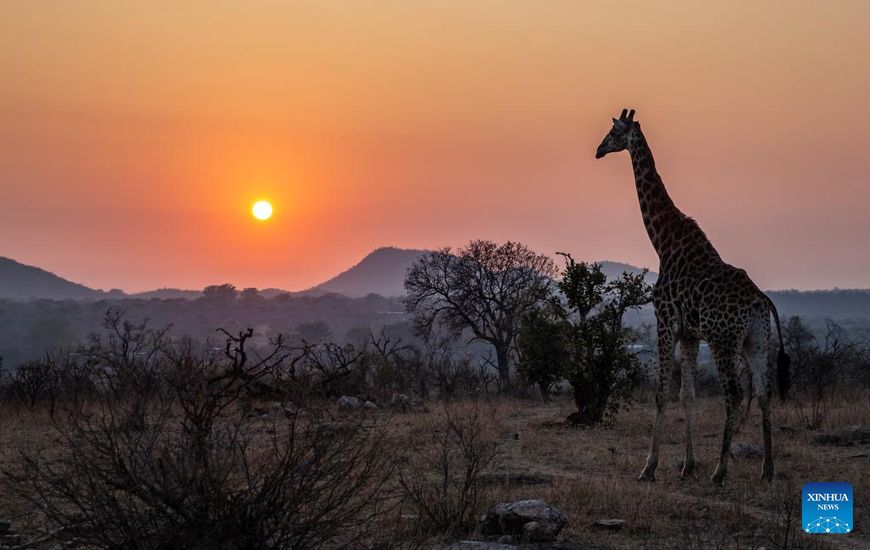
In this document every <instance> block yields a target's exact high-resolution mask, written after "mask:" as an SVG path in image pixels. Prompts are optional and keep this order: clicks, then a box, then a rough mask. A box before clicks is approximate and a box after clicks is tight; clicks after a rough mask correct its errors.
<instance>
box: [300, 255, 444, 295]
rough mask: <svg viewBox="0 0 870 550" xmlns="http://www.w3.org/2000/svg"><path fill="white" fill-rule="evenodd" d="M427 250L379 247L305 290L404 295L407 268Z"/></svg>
mask: <svg viewBox="0 0 870 550" xmlns="http://www.w3.org/2000/svg"><path fill="white" fill-rule="evenodd" d="M426 252H427V251H426V250H419V249H413V248H411V249H403V248H395V247H392V246H384V247H381V248H377V249H375V250H374V251H372V252H370V253H369V254H368V255H367V256H366V257H365V258H363V259H362V260H361V261H360V262H359V263H358V264H356V265H355V266H353V267H351V268H350V269H348V270H346V271H343V272H341V273H339V274H338V275H336V276H335V277H333V278H332V279H329V280H328V281H326V282H323V283H321V284H319V285H317V286H315V287H312V288H310V289H308V290H305V291H304V293H305V294H314V295H318V294H328V293H330V292H334V293H336V294H344V295H345V296H350V297H355V298H358V297H361V296H366V295H368V294H380V295H381V296H402V295H404V294H405V287H404V282H405V275H406V274H407V272H408V268H410V267H411V264H413V263H414V261H416V260H417V258H419V257H420V256H421V255H423V254H425V253H426Z"/></svg>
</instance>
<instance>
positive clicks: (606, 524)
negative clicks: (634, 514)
mask: <svg viewBox="0 0 870 550" xmlns="http://www.w3.org/2000/svg"><path fill="white" fill-rule="evenodd" d="M624 523H625V520H624V519H599V520H598V521H596V522H595V523H594V524H593V525H595V527H601V528H602V529H611V530H613V531H617V530H619V529H622V525H623V524H624Z"/></svg>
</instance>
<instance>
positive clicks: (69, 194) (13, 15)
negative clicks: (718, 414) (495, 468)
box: [0, 0, 870, 291]
mask: <svg viewBox="0 0 870 550" xmlns="http://www.w3.org/2000/svg"><path fill="white" fill-rule="evenodd" d="M178 4H182V6H181V7H180V6H179V5H178ZM702 4H703V5H702ZM722 4H723V5H722V6H719V7H716V6H713V5H712V3H701V2H600V1H596V2H589V3H585V2H578V1H573V0H566V1H551V2H520V1H515V2H510V1H505V0H489V1H487V0H483V1H482V0H477V1H475V2H467V1H456V2H448V1H443V0H442V1H437V2H436V1H431V2H421V1H415V2H407V1H401V0H397V1H395V2H363V1H359V2H278V1H265V0H264V1H255V2H243V3H242V2H216V1H202V2H193V1H186V2H174V1H173V2H154V1H149V2H141V3H138V2H137V3H134V2H115V1H111V0H105V1H96V0H92V1H70V2H30V1H18V2H15V1H7V2H3V3H2V4H0V83H2V85H0V255H5V256H9V257H12V258H15V259H17V260H19V261H23V262H25V263H29V264H35V265H39V266H41V267H45V268H47V269H50V270H52V271H55V272H57V273H59V274H61V275H63V276H65V277H67V278H69V279H72V280H75V281H77V282H82V283H85V284H88V285H90V286H94V287H99V288H110V287H121V288H123V289H125V290H129V291H136V290H143V289H149V288H155V287H161V286H181V287H188V288H198V287H202V286H204V285H206V284H210V283H216V282H225V281H227V282H232V283H235V284H236V285H238V286H257V287H268V286H278V287H282V288H288V289H301V288H304V287H307V286H310V285H312V284H315V283H317V282H320V281H321V280H323V279H324V278H326V277H329V276H331V275H333V274H334V273H336V272H337V271H339V270H341V269H345V268H346V267H348V266H349V265H350V264H351V263H353V262H355V261H357V260H359V259H360V258H361V257H362V256H363V255H365V254H366V253H367V252H368V251H370V250H371V249H373V248H375V247H377V246H381V245H396V246H401V247H421V248H422V247H437V246H442V245H458V244H462V243H464V242H466V241H467V240H469V239H470V238H489V239H495V240H505V239H514V240H520V241H523V242H525V243H527V244H529V245H531V246H532V247H534V248H536V249H538V250H540V251H542V252H549V253H552V252H555V251H556V250H567V251H570V252H572V253H574V255H575V256H577V257H581V258H586V259H613V260H621V261H627V262H630V263H634V264H637V265H647V266H650V267H652V268H654V269H655V268H656V267H657V260H656V257H655V254H654V251H653V249H652V247H651V245H650V244H649V241H648V239H647V237H646V234H645V232H644V230H643V225H642V223H641V218H640V213H639V210H638V206H637V199H636V196H635V194H634V187H633V182H632V179H631V170H630V164H629V160H628V158H627V156H626V155H625V154H622V155H614V156H608V157H607V158H606V159H605V160H600V161H595V160H594V158H593V155H594V152H595V148H596V146H597V145H598V143H599V141H600V140H601V138H602V137H603V136H604V134H605V133H606V132H607V131H608V127H609V120H610V117H611V116H614V115H616V114H617V113H618V112H619V110H620V109H621V108H622V107H624V106H627V107H634V108H636V109H637V111H638V114H637V118H638V119H639V120H640V121H641V123H642V124H643V128H644V131H645V133H646V134H647V137H648V139H649V141H650V143H651V145H652V147H653V150H654V152H655V153H656V158H657V162H658V166H659V169H660V171H661V173H662V175H663V176H664V178H665V182H666V183H667V184H668V187H669V190H670V192H671V195H672V196H673V197H674V199H675V201H676V202H677V204H678V206H680V207H681V208H682V209H683V210H684V211H685V212H686V213H688V214H689V215H691V216H693V217H695V218H696V219H698V221H699V222H700V224H701V226H702V227H703V228H704V229H705V230H706V231H707V234H708V235H709V236H710V238H711V240H712V241H713V243H714V244H715V245H716V246H717V247H718V248H719V251H720V253H721V254H722V256H723V258H725V259H726V260H728V261H730V262H731V263H734V264H737V265H740V266H742V267H745V268H746V269H747V270H748V271H749V272H750V274H751V275H752V276H753V277H754V278H755V280H756V281H757V282H758V283H759V284H760V285H761V286H762V287H765V288H788V287H797V288H823V287H832V286H840V287H865V288H866V287H870V254H868V252H867V248H866V238H867V237H866V236H867V234H868V232H870V220H868V217H867V212H868V204H870V178H868V176H870V166H868V165H867V163H866V162H863V159H864V158H865V157H866V155H867V153H866V151H867V149H868V146H870V134H868V132H867V129H866V127H867V125H868V122H870V105H868V100H867V98H868V97H870V63H868V59H870V40H868V37H867V28H868V25H870V3H867V2H862V1H852V2H848V1H839V2H830V3H823V2H809V1H807V2H795V1H789V2H737V3H728V4H730V5H727V6H726V5H724V4H725V3H722ZM759 4H761V5H759ZM653 6H655V7H653ZM258 198H268V199H270V200H272V202H273V204H274V206H275V217H274V218H273V219H272V220H271V221H270V222H268V223H256V222H254V221H253V220H252V219H251V217H250V214H249V208H250V205H251V203H252V202H253V201H254V200H255V199H258Z"/></svg>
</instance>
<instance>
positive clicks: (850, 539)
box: [0, 390, 870, 549]
mask: <svg viewBox="0 0 870 550" xmlns="http://www.w3.org/2000/svg"><path fill="white" fill-rule="evenodd" d="M868 397H870V396H868V394H867V393H866V391H857V390H856V391H855V392H853V393H849V392H847V391H841V392H840V393H839V394H838V395H837V396H836V398H835V399H832V400H830V401H828V402H827V403H826V405H825V406H826V415H825V418H824V420H823V421H822V425H821V426H820V427H819V429H820V430H823V431H829V430H837V429H840V428H843V427H847V426H852V425H864V426H867V425H870V399H868ZM696 407H697V408H696V411H697V412H696V415H695V418H696V425H697V428H696V432H695V433H696V453H697V456H698V459H699V461H700V467H699V472H698V476H697V478H696V479H692V480H681V479H680V477H679V473H680V464H681V460H682V457H683V453H684V437H683V433H684V424H683V412H682V407H681V405H680V404H679V403H678V402H673V403H671V405H670V407H669V410H668V416H667V422H666V429H665V435H664V438H663V444H662V449H661V458H660V463H659V464H660V465H659V469H658V471H657V481H655V482H652V483H642V482H638V481H636V477H637V475H638V473H639V472H640V469H641V467H642V466H643V463H644V459H645V457H646V451H647V444H648V438H649V434H650V430H651V425H652V419H653V405H652V404H651V402H649V400H645V401H643V402H640V403H637V404H635V406H634V407H633V408H631V409H629V410H627V411H625V412H623V413H621V414H619V415H618V416H617V417H616V418H615V419H614V420H613V422H612V423H611V425H610V426H607V427H598V428H586V429H584V428H574V427H571V426H569V425H568V424H567V423H566V422H565V421H564V419H565V418H566V416H567V415H568V414H570V413H571V412H573V411H574V410H575V409H574V404H573V401H571V400H570V399H568V398H567V397H564V396H563V397H557V398H554V399H552V400H551V401H548V402H542V401H539V400H533V399H516V398H509V397H491V398H483V399H480V400H476V401H472V400H461V401H455V402H452V403H439V402H437V401H432V402H427V403H425V404H424V405H423V407H422V408H420V409H418V410H416V411H411V412H406V413H401V412H386V411H379V412H375V413H365V414H366V418H367V421H368V422H371V423H372V424H373V425H375V424H376V425H378V426H386V431H385V432H384V434H383V441H382V443H381V444H380V446H381V448H382V449H383V452H384V453H387V454H389V455H392V456H400V455H403V456H406V459H405V460H406V461H407V460H410V461H416V460H419V459H420V457H422V456H424V455H425V456H427V458H433V459H434V460H435V462H436V463H437V458H438V457H437V456H434V457H433V456H432V455H433V454H437V453H438V452H440V451H439V449H438V447H437V445H433V444H432V441H433V438H432V432H433V427H436V426H438V425H439V422H440V421H441V420H442V419H443V418H444V415H445V414H446V413H450V414H452V415H453V416H454V417H456V418H465V419H468V418H472V417H474V416H475V412H476V413H477V418H478V419H479V421H478V424H479V425H478V428H479V434H478V438H479V439H480V440H481V441H484V442H487V441H488V442H491V443H492V444H493V446H494V448H495V450H496V454H495V458H494V460H493V461H492V462H491V463H490V464H489V465H488V466H487V467H486V469H485V470H484V471H483V472H482V474H481V475H480V476H479V477H478V479H477V483H479V486H480V487H481V492H480V495H479V497H478V499H477V502H476V503H475V504H474V506H475V508H476V509H475V510H474V511H473V513H472V517H478V516H479V514H480V513H482V512H483V511H484V510H485V509H486V508H488V507H490V506H492V505H494V504H497V503H499V502H503V501H509V500H520V499H527V498H537V499H543V500H545V501H546V502H548V503H549V504H551V505H553V506H555V507H557V508H559V509H561V510H562V511H563V512H564V514H565V516H566V518H567V520H568V524H567V526H566V527H565V528H564V530H563V531H562V533H561V534H560V536H559V543H558V544H561V545H562V547H568V548H690V549H691V548H735V549H736V548H761V547H764V548H867V547H870V530H868V528H867V526H866V521H865V519H864V518H866V514H865V511H866V510H867V507H866V504H865V496H866V495H868V494H870V449H868V447H867V446H866V445H864V446H862V445H860V444H859V445H853V446H842V447H839V446H825V445H818V444H816V443H814V441H813V432H811V431H808V430H804V429H801V428H799V426H801V421H800V418H799V414H798V412H797V410H796V409H795V406H794V405H790V404H779V403H777V405H776V406H775V408H774V421H773V429H774V445H775V447H774V452H775V459H776V478H775V480H774V482H773V483H764V482H761V481H760V471H761V458H733V459H732V460H731V463H730V467H729V474H728V478H727V480H726V483H725V485H724V487H716V486H713V485H712V484H711V483H710V482H709V479H708V477H709V475H710V474H711V473H712V471H713V469H714V467H715V461H716V457H717V453H718V448H719V445H720V437H721V423H722V419H723V411H722V404H721V399H720V398H719V397H704V398H699V399H698V401H697V403H696ZM756 409H757V408H756V407H754V406H753V410H752V412H751V414H750V416H749V417H748V418H747V419H746V422H745V424H744V425H743V427H742V428H741V430H740V432H739V433H738V434H737V435H736V436H735V441H736V442H744V443H753V444H760V443H761V433H760V415H759V413H758V411H757V410H756ZM330 414H331V415H332V417H333V418H340V417H341V416H342V415H341V413H338V412H335V411H333V412H331V413H330ZM349 414H350V415H357V416H359V415H361V414H362V413H358V412H355V413H349ZM436 431H437V430H436ZM55 434H56V431H55V428H54V427H53V421H52V420H50V419H49V416H48V414H47V412H46V411H42V410H39V409H36V410H33V411H31V410H28V409H26V408H23V407H20V406H16V405H4V406H3V409H2V412H0V441H2V446H0V466H2V468H3V469H4V470H9V469H12V470H14V469H16V464H17V463H18V460H19V457H20V454H21V453H22V452H34V451H36V450H39V449H43V450H45V448H46V447H47V446H49V445H50V444H51V443H50V442H51V441H53V440H54V436H55ZM48 451H49V453H50V452H51V449H50V448H49V449H48ZM416 453H420V454H416ZM415 457H417V458H415ZM420 462H422V460H421V461H420ZM433 475H437V473H433ZM808 481H849V482H851V483H852V485H853V487H854V494H855V495H856V501H855V518H856V521H855V530H854V532H853V533H852V534H850V535H839V536H818V535H816V536H810V535H804V534H802V533H801V532H800V529H799V525H800V490H801V486H802V484H803V483H805V482H808ZM0 483H2V485H0V520H2V521H8V522H11V524H12V528H13V529H14V530H16V531H17V532H19V533H27V532H35V531H36V530H38V529H39V528H40V527H42V526H41V525H40V524H39V522H40V521H41V520H40V515H39V513H38V511H35V509H34V505H33V504H32V503H31V502H27V501H26V500H24V499H23V498H22V497H21V495H20V492H19V491H17V490H15V487H13V486H12V481H10V479H9V478H3V480H2V482H0ZM416 517H417V510H415V509H414V508H413V506H411V505H410V504H409V503H408V502H406V501H402V502H401V504H400V505H399V506H398V507H397V508H396V509H395V510H394V513H392V514H391V515H390V519H385V518H381V519H379V520H378V521H381V522H384V527H383V529H382V533H381V536H380V539H381V540H380V541H379V542H377V543H375V542H372V543H371V544H370V546H378V547H382V548H386V547H424V548H438V547H446V546H447V545H449V544H450V543H452V542H454V541H456V540H460V539H462V540H474V539H482V538H483V537H481V536H480V534H479V533H477V532H475V531H473V530H472V531H466V532H464V533H462V532H460V533H451V534H447V533H437V532H436V533H433V532H431V531H430V532H427V533H424V534H420V533H419V532H418V533H416V534H412V533H411V532H412V531H413V529H411V528H410V527H408V526H407V525H406V526H402V525H401V524H402V523H403V522H405V523H408V524H411V523H413V522H414V521H415V518H416ZM603 518H618V519H622V520H625V523H624V525H623V527H622V529H620V530H616V531H610V530H606V529H602V528H599V527H596V526H595V525H594V522H595V521H596V520H598V519H603ZM397 523H398V524H399V525H398V526H397V525H396V524H397ZM360 544H363V543H360ZM363 545H365V544H363ZM36 547H38V545H37V546H36Z"/></svg>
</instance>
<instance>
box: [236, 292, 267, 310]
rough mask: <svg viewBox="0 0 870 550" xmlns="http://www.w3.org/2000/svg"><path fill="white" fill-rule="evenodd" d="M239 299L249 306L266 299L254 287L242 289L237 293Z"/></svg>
mask: <svg viewBox="0 0 870 550" xmlns="http://www.w3.org/2000/svg"><path fill="white" fill-rule="evenodd" d="M239 299H240V300H241V301H242V303H243V304H245V305H249V306H253V305H259V304H262V303H264V302H265V301H266V299H265V298H263V296H262V295H261V294H260V291H259V290H257V289H256V288H254V287H248V288H245V289H243V290H242V291H241V292H240V293H239Z"/></svg>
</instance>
